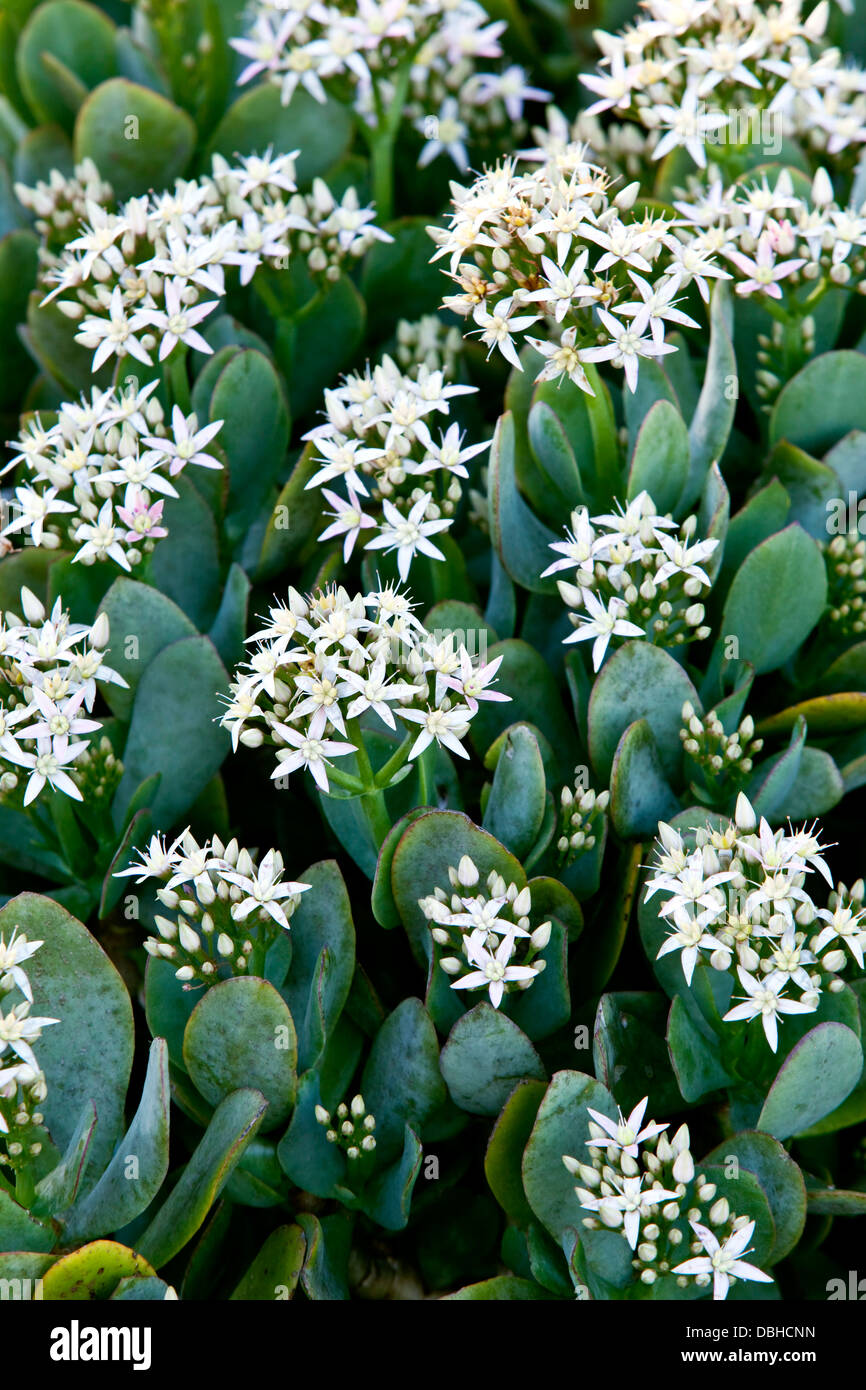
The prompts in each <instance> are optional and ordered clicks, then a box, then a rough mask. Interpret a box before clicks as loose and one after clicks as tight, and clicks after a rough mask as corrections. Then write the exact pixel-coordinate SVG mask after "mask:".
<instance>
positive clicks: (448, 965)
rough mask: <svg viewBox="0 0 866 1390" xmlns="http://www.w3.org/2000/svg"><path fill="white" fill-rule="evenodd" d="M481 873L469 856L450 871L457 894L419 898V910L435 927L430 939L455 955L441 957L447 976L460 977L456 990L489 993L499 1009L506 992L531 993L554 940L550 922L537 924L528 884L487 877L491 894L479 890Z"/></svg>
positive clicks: (441, 891) (498, 876)
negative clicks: (542, 954)
mask: <svg viewBox="0 0 866 1390" xmlns="http://www.w3.org/2000/svg"><path fill="white" fill-rule="evenodd" d="M479 877H480V875H479V872H478V868H477V866H476V865H475V863H474V862H473V860H472V859H471V858H470V856H469V855H468V854H464V855H463V856H462V858H461V860H460V863H459V864H458V865H457V867H456V868H454V867H453V866H451V867H449V869H448V878H449V882H450V885H451V892H450V894H449V893H446V892H445V890H444V889H443V888H438V887H437V888H436V889H434V891H433V892H432V893H431V894H429V895H428V896H427V897H424V898H419V899H418V906H419V907H420V909H421V911H422V912H423V913H424V916H425V917H426V918H427V921H428V922H430V923H432V925H431V927H430V935H431V936H432V937H433V940H434V941H435V942H436V944H437V946H439V947H441V948H442V949H443V950H451V951H454V952H456V953H457V954H455V955H449V956H442V957H440V960H439V964H440V966H441V967H442V969H443V970H444V971H445V973H446V975H460V972H461V971H466V972H467V973H466V974H463V975H460V979H459V980H458V979H456V980H454V982H453V984H452V986H451V988H452V989H486V990H487V992H488V996H489V998H490V1002H491V1004H492V1005H493V1007H494V1009H498V1008H499V1005H500V1004H501V1003H502V1000H503V997H504V995H505V994H506V993H511V992H513V991H514V990H524V989H528V988H529V986H530V985H531V984H532V982H533V980H534V979H535V978H536V976H537V975H540V974H541V972H542V970H544V968H545V966H546V961H543V960H537V959H536V957H537V955H538V953H539V951H543V950H544V948H545V946H546V945H547V943H548V941H549V940H550V923H549V922H541V923H539V925H538V926H537V927H534V928H533V927H532V925H531V921H530V918H531V914H532V894H531V893H530V890H529V887H528V885H527V886H526V887H524V888H521V889H518V887H517V884H516V883H506V882H505V879H504V878H503V877H502V875H501V874H498V873H496V871H495V870H494V871H492V872H491V873H489V874H488V876H487V881H486V884H485V887H486V892H485V891H483V890H481V891H478V892H475V893H473V892H471V891H470V890H471V889H473V888H475V889H477V888H478V881H479Z"/></svg>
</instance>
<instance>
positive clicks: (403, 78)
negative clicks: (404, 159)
mask: <svg viewBox="0 0 866 1390" xmlns="http://www.w3.org/2000/svg"><path fill="white" fill-rule="evenodd" d="M413 57H414V54H413V55H410V58H409V60H408V61H407V62H404V64H403V66H402V67H401V68H398V70H397V74H396V76H395V78H394V93H393V96H392V97H391V102H390V104H389V105H388V106H387V107H386V106H385V104H384V102H383V101H382V98H381V96H380V94H379V89H378V88H377V87H376V86H375V84H374V87H373V96H374V100H375V105H376V125H375V127H373V128H371V127H370V126H364V125H362V127H361V129H362V130H363V132H364V135H365V136H366V139H367V143H368V144H369V146H370V169H371V174H372V179H371V182H372V186H373V201H374V203H375V205H376V220H377V222H378V223H379V224H380V225H381V223H382V222H389V221H390V220H391V218H392V217H393V216H394V146H395V145H396V143H397V131H398V129H399V126H400V122H401V120H402V119H403V111H404V108H405V105H406V94H407V92H408V90H409V78H410V75H411V72H412V60H413Z"/></svg>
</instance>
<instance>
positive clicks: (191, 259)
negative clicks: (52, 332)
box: [16, 149, 390, 371]
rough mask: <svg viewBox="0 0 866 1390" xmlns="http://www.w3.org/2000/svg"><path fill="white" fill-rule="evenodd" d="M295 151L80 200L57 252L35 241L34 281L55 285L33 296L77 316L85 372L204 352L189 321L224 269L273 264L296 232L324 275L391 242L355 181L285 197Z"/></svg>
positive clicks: (245, 270)
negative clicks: (118, 198) (73, 225)
mask: <svg viewBox="0 0 866 1390" xmlns="http://www.w3.org/2000/svg"><path fill="white" fill-rule="evenodd" d="M297 154H298V151H297V150H295V151H293V152H292V153H291V154H280V155H273V154H272V151H271V150H270V149H268V150H266V151H265V153H264V154H263V155H249V156H246V157H244V158H239V160H238V162H237V164H234V165H230V164H228V163H227V161H226V160H225V159H223V158H222V156H219V155H217V156H215V157H214V159H213V172H212V175H211V176H208V175H202V176H200V177H199V178H197V179H187V180H182V179H178V180H176V181H175V185H174V188H173V189H171V190H169V191H166V192H163V193H158V194H150V195H147V194H145V195H143V196H141V197H136V198H129V199H127V201H126V202H124V203H122V204H121V205H120V206H119V207H117V208H116V209H115V208H113V206H112V204H113V202H114V200H113V199H110V198H109V199H108V200H107V201H105V202H103V201H99V200H97V199H96V198H91V197H87V198H86V199H85V217H84V220H83V224H81V225H79V227H78V235H73V236H71V237H69V236H67V238H66V240H65V243H64V245H63V247H62V248H61V249H60V250H59V251H58V252H57V254H56V255H55V254H52V253H50V252H49V250H48V245H47V242H46V244H45V245H44V246H43V250H42V259H43V262H44V263H45V268H44V270H43V280H44V281H45V283H46V284H49V285H53V286H54V287H53V289H51V290H50V292H49V293H48V294H47V295H46V297H45V300H44V301H43V302H47V301H49V300H53V299H57V300H58V306H59V308H60V310H61V311H62V312H63V313H64V314H65V315H66V316H67V317H68V318H69V319H71V320H72V321H73V322H75V323H77V324H78V332H77V333H76V335H75V337H76V341H77V342H79V343H81V344H82V345H83V346H84V347H86V348H89V349H92V350H93V370H94V371H97V370H98V369H99V368H100V367H101V366H102V365H103V364H104V363H105V362H108V361H109V360H110V359H111V358H116V359H117V361H118V362H122V361H123V359H125V358H126V357H128V356H131V357H133V358H135V359H136V360H137V361H139V362H141V363H143V364H144V365H146V366H152V365H153V357H152V355H151V354H152V353H153V352H154V351H156V349H157V346H158V349H159V352H158V357H159V361H163V360H164V359H165V358H167V357H168V356H169V355H170V354H171V353H172V352H173V351H174V349H175V347H176V346H177V345H178V343H182V344H184V345H185V346H186V347H188V348H194V349H195V350H196V351H198V352H203V353H210V352H211V351H212V348H211V347H210V346H209V344H208V343H207V341H206V340H205V339H204V338H203V337H202V334H201V332H200V326H201V324H202V323H203V321H204V320H205V319H207V318H209V317H210V315H211V314H212V313H213V312H214V310H216V309H218V308H219V306H220V300H221V299H222V298H223V296H224V294H225V289H226V269H227V268H230V267H234V268H236V269H237V272H238V275H239V278H240V283H241V284H242V285H246V284H248V283H249V282H250V280H251V279H252V277H253V275H254V274H255V272H256V270H257V269H258V267H259V266H260V265H262V264H267V265H270V266H273V267H276V268H284V267H285V266H286V264H287V262H288V257H289V255H290V253H291V252H292V250H293V249H294V248H295V247H296V246H298V247H299V249H300V243H299V240H298V239H299V238H301V237H303V238H304V241H303V249H304V250H305V253H306V257H307V265H308V267H309V268H310V269H311V270H312V271H314V272H315V273H322V274H324V275H325V276H326V278H331V279H333V278H335V271H334V267H335V266H337V267H338V266H339V260H340V257H341V255H342V256H345V255H351V256H357V255H360V254H362V253H363V252H364V251H365V250H366V249H367V248H368V247H369V245H370V244H371V241H372V240H374V239H376V238H379V239H382V240H390V237H389V236H388V234H387V233H385V232H381V231H380V230H379V229H378V228H376V227H374V226H372V225H371V223H372V218H373V212H372V210H371V209H369V208H362V207H361V206H360V205H359V202H358V198H357V194H356V193H355V191H354V189H350V190H349V191H348V192H347V193H346V195H345V196H344V198H343V200H342V203H339V204H338V203H337V202H336V200H335V199H334V198H333V197H332V195H331V194H330V193H329V191H328V189H327V188H326V186H325V185H324V184H323V183H321V181H317V183H316V186H315V188H314V190H313V192H312V193H311V194H310V195H309V196H308V197H306V198H304V197H301V196H300V195H297V197H296V196H295V195H296V194H297V186H296V183H295V164H294V161H295V158H296V157H297ZM102 191H103V192H104V187H103V190H102ZM16 192H17V194H18V197H19V198H20V199H21V201H22V202H24V203H25V204H27V203H28V201H29V202H30V203H31V204H32V203H33V202H34V200H35V199H36V195H37V192H38V190H28V189H27V188H25V187H22V186H20V185H18V186H16ZM45 220H46V222H50V221H51V219H50V213H47V214H46V217H45ZM51 227H52V229H53V230H54V231H57V228H56V225H55V224H54V223H51ZM65 227H66V221H65V218H64V228H65ZM336 273H339V270H338V269H337V271H336Z"/></svg>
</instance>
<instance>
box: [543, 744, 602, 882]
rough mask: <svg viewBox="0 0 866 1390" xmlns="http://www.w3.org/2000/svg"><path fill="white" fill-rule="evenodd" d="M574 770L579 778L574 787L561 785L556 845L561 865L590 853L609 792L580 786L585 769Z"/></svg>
mask: <svg viewBox="0 0 866 1390" xmlns="http://www.w3.org/2000/svg"><path fill="white" fill-rule="evenodd" d="M575 772H576V774H577V777H578V780H577V782H576V783H575V786H574V790H572V788H571V787H563V789H562V791H561V793H560V797H559V826H558V829H559V835H558V836H557V841H556V848H557V850H558V852H559V856H560V863H561V864H563V865H567V864H572V863H573V862H574V860H575V859H576V858H577V857H578V855H580V854H589V852H590V850H593V849H595V846H596V844H597V843H598V835H599V832H600V830H601V827H602V825H603V823H604V816H605V812H606V811H607V808H608V805H609V803H610V792H608V791H604V792H594V791H593V790H592V788H591V787H586V786H584V785H583V782H582V780H581V779H582V776H583V774H584V772H585V769H584V768H582V767H577V768H575Z"/></svg>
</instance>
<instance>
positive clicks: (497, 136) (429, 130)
mask: <svg viewBox="0 0 866 1390" xmlns="http://www.w3.org/2000/svg"><path fill="white" fill-rule="evenodd" d="M462 8H465V9H467V10H468V9H472V10H475V9H477V8H479V7H478V6H475V5H472V6H458V7H457V10H455V11H453V13H458V12H459V10H460V9H462ZM492 27H493V26H492V25H491V26H490V28H492ZM503 27H504V26H503ZM459 43H460V41H459V40H458V44H457V45H455V43H454V36H453V30H452V29H451V26H449V25H447V24H446V25H443V26H442V27H441V28H440V29H438V30H436V31H435V33H434V34H433V35H432V36H431V38H430V39H429V40H428V41H427V43H426V44H425V45H424V47H423V48H422V49H421V52H420V53H419V54H418V57H417V59H416V61H415V63H414V64H413V67H412V81H411V85H410V100H409V102H408V104H407V108H406V114H407V116H408V117H409V118H410V119H411V120H412V122H413V124H414V126H415V129H416V130H417V131H418V133H419V135H422V136H423V137H424V146H423V148H422V150H421V154H420V155H419V157H418V163H419V165H420V166H421V167H422V168H423V167H424V166H425V165H427V164H431V163H432V162H433V160H434V159H437V158H438V157H439V156H440V155H441V154H447V155H448V156H449V158H450V159H451V160H452V162H453V163H454V164H456V166H457V168H458V169H459V170H460V172H461V173H462V174H465V173H466V171H467V170H468V168H469V165H470V156H469V148H470V147H472V146H475V145H478V144H481V143H482V142H494V143H500V144H501V141H502V138H503V135H504V133H505V132H506V130H507V132H508V136H509V138H510V139H511V140H512V141H513V140H515V139H516V138H518V137H519V135H520V133H521V131H522V130H523V129H525V123H524V121H523V107H524V104H525V103H526V102H527V101H546V100H547V99H548V97H549V96H550V92H546V91H544V90H543V89H542V88H540V87H531V86H529V85H528V83H527V81H526V72H525V70H524V69H523V68H522V67H521V66H520V65H519V64H518V63H511V64H509V66H508V67H506V68H504V69H502V70H501V71H497V72H483V73H482V72H476V71H475V61H476V57H477V55H474V54H473V55H464V54H463V53H461V52H460V47H459ZM455 48H456V60H455ZM495 53H501V49H499V47H498V45H497V44H496V43H495V41H494V43H492V44H491V45H490V48H489V51H488V53H487V54H486V55H485V56H486V57H493V56H494V54H495ZM431 112H435V113H436V114H435V115H432V114H431Z"/></svg>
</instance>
